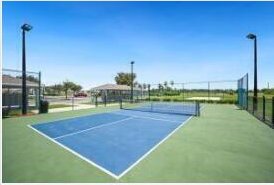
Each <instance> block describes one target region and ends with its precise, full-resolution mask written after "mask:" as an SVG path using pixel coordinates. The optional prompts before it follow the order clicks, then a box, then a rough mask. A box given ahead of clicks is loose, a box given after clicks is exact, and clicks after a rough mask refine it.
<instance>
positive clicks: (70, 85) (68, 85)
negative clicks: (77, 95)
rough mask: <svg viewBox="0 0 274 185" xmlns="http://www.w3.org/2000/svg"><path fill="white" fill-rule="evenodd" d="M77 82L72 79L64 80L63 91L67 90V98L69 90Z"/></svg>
mask: <svg viewBox="0 0 274 185" xmlns="http://www.w3.org/2000/svg"><path fill="white" fill-rule="evenodd" d="M74 85H75V84H74V83H73V82H70V81H68V80H67V81H65V82H63V91H64V92H65V95H66V99H68V90H70V89H71V88H73V86H74Z"/></svg>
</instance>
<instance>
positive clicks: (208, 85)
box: [207, 82, 210, 101]
mask: <svg viewBox="0 0 274 185" xmlns="http://www.w3.org/2000/svg"><path fill="white" fill-rule="evenodd" d="M207 87H208V90H207V91H208V92H207V94H208V98H207V100H208V101H209V98H210V82H208V84H207Z"/></svg>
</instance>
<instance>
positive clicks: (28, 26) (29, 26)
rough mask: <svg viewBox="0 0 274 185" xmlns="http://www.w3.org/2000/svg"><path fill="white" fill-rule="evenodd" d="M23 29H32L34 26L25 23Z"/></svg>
mask: <svg viewBox="0 0 274 185" xmlns="http://www.w3.org/2000/svg"><path fill="white" fill-rule="evenodd" d="M21 29H22V30H24V31H30V30H31V29H32V26H31V25H29V24H23V25H22V26H21Z"/></svg>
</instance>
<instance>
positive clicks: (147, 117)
mask: <svg viewBox="0 0 274 185" xmlns="http://www.w3.org/2000/svg"><path fill="white" fill-rule="evenodd" d="M112 114H117V115H121V116H129V115H126V114H120V113H112ZM130 117H132V118H143V119H152V120H157V121H166V122H172V123H178V122H180V121H173V120H168V119H160V118H153V117H149V116H135V115H133V116H132V115H131V116H130Z"/></svg>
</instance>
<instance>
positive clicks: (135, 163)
mask: <svg viewBox="0 0 274 185" xmlns="http://www.w3.org/2000/svg"><path fill="white" fill-rule="evenodd" d="M192 118H193V116H191V117H189V118H188V119H187V120H185V121H184V122H182V123H181V125H179V126H178V127H177V128H176V129H174V130H173V131H172V132H171V133H169V134H168V135H167V136H166V137H165V138H164V139H162V140H161V141H160V142H159V143H157V144H156V145H154V147H152V148H151V149H150V150H149V151H148V152H146V153H145V154H144V155H143V156H142V157H140V158H139V159H138V160H137V161H136V162H134V163H133V164H132V165H131V166H130V167H128V168H127V169H126V170H125V171H124V172H123V173H121V174H120V175H118V176H117V175H115V174H113V173H112V172H110V171H109V170H107V169H105V168H104V167H102V166H100V165H98V164H96V163H95V162H93V161H91V160H89V159H87V158H86V157H84V156H82V155H81V154H79V153H77V152H75V151H74V150H72V149H70V148H68V147H66V146H64V145H63V144H61V143H59V142H57V141H56V140H54V139H52V138H50V137H49V136H47V135H45V134H44V133H42V132H40V131H39V130H37V129H35V128H34V127H32V126H31V125H27V126H28V127H29V128H31V129H33V130H34V131H35V132H37V133H39V134H40V135H42V136H44V137H45V138H47V139H49V140H50V141H52V142H54V143H56V144H57V145H59V146H61V147H62V148H64V149H66V150H67V151H69V152H71V153H72V154H74V155H76V156H78V157H79V158H81V159H82V160H84V161H86V162H88V163H89V164H91V165H93V166H95V167H96V168H98V169H100V170H102V171H103V172H105V173H106V174H108V175H110V176H112V177H113V178H115V179H117V180H118V179H120V178H121V177H122V176H124V175H125V174H126V173H128V172H129V171H130V170H131V169H132V168H134V167H135V166H136V165H137V164H138V163H140V162H141V161H142V160H143V159H144V158H145V157H147V156H148V155H149V154H150V153H152V152H153V151H154V150H155V149H156V148H157V147H159V145H161V144H162V143H163V142H165V141H166V140H167V139H168V138H169V137H171V136H172V135H173V134H174V133H175V132H176V131H177V130H179V129H180V128H181V127H182V126H184V125H185V124H186V123H187V122H188V121H189V120H190V119H192ZM177 123H178V122H177Z"/></svg>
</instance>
